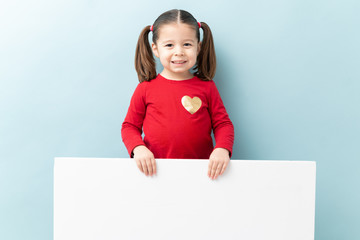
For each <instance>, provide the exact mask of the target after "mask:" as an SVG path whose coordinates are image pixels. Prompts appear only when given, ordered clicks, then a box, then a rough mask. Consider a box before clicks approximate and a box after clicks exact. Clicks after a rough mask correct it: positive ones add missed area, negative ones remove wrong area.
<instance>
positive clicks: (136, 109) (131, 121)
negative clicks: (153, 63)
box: [121, 83, 146, 157]
mask: <svg viewBox="0 0 360 240" xmlns="http://www.w3.org/2000/svg"><path fill="white" fill-rule="evenodd" d="M145 112H146V103H145V84H141V83H140V84H139V85H138V86H137V87H136V89H135V91H134V94H133V96H132V98H131V101H130V106H129V109H128V112H127V114H126V117H125V120H124V122H123V123H122V127H121V137H122V140H123V142H124V144H125V147H126V149H127V150H128V153H129V156H130V157H133V150H134V148H135V147H136V146H139V145H145V143H144V141H143V139H142V136H141V134H142V125H143V121H144V117H145Z"/></svg>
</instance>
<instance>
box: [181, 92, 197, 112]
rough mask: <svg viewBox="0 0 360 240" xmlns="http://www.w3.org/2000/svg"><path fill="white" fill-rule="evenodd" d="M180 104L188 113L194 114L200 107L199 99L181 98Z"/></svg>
mask: <svg viewBox="0 0 360 240" xmlns="http://www.w3.org/2000/svg"><path fill="white" fill-rule="evenodd" d="M181 104H182V105H183V106H184V108H185V109H186V110H187V111H188V112H189V113H191V114H194V113H196V112H197V110H199V109H200V107H201V99H200V98H198V97H193V98H191V97H189V96H183V97H182V98H181Z"/></svg>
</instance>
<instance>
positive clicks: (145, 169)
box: [140, 160, 148, 176]
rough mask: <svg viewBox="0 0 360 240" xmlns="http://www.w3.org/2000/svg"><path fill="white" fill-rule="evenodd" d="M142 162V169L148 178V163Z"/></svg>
mask: <svg viewBox="0 0 360 240" xmlns="http://www.w3.org/2000/svg"><path fill="white" fill-rule="evenodd" d="M140 162H141V166H142V168H143V169H144V173H145V175H146V176H147V175H148V169H147V166H146V162H145V160H142V161H140Z"/></svg>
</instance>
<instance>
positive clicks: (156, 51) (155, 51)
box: [151, 43, 159, 58]
mask: <svg viewBox="0 0 360 240" xmlns="http://www.w3.org/2000/svg"><path fill="white" fill-rule="evenodd" d="M151 48H152V51H153V53H154V55H155V56H156V57H157V58H158V57H159V51H158V49H157V46H156V44H155V43H152V44H151Z"/></svg>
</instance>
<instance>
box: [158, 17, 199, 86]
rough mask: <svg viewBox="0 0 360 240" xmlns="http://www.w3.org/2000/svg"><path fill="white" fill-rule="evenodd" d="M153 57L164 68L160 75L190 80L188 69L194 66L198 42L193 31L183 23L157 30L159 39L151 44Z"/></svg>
mask: <svg viewBox="0 0 360 240" xmlns="http://www.w3.org/2000/svg"><path fill="white" fill-rule="evenodd" d="M152 49H153V52H154V55H155V56H156V57H158V58H160V62H161V64H162V65H163V67H164V70H163V71H162V73H161V75H162V76H163V77H165V78H168V79H172V80H185V79H189V78H192V77H193V75H192V74H191V72H190V69H191V68H192V67H193V66H194V65H195V64H196V58H197V55H198V54H199V51H200V42H199V43H198V40H197V38H196V32H195V30H194V29H193V28H192V27H191V26H189V25H187V24H184V23H172V24H166V25H163V26H161V27H160V29H159V38H158V40H157V42H156V43H152Z"/></svg>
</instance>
